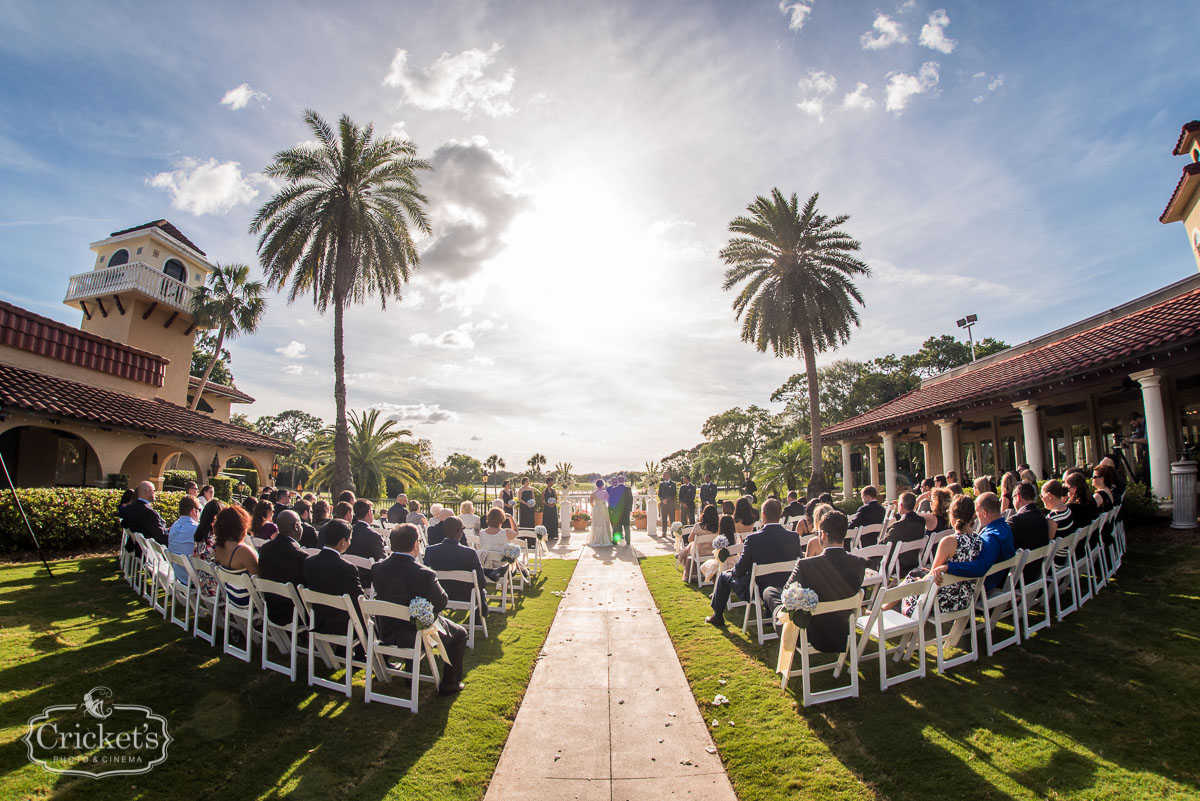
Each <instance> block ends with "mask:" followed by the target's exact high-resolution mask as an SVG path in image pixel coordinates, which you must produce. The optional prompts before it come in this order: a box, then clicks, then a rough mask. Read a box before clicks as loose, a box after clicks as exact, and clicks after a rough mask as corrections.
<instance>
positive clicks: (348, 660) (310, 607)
mask: <svg viewBox="0 0 1200 801" xmlns="http://www.w3.org/2000/svg"><path fill="white" fill-rule="evenodd" d="M299 590H300V600H301V601H303V602H304V612H305V616H306V618H307V619H306V621H305V622H306V625H307V626H308V686H310V687H311V686H313V685H316V686H318V687H324V688H326V689H328V690H337V691H338V692H342V693H345V694H346V697H347V698H349V697H350V696H351V693H352V690H353V687H354V668H355V661H354V649H355V647H356V646H357V645H359V644H360V643H362V641H363V639H364V636H365V635H364V634H363V633H362V626H361V624H360V623H359V619H358V612H357V610H356V609H355V607H354V601H352V600H351V599H350V596H349V595H345V594H343V595H330V594H329V593H324V592H316V591H315V590H310V589H308V588H307V587H300V588H299ZM317 607H325V608H327V609H333V610H336V611H339V612H345V613H346V614H347V615H348V619H347V620H346V630H345V631H344V632H341V631H339V632H338V633H336V634H325V633H324V632H319V631H317V627H316V619H317V618H316V612H317ZM335 645H336V646H339V647H340V648H342V649H343V651H342V655H341V656H338V655H337V652H336V651H335V650H334V648H333V646H335ZM318 654H319V655H320V657H321V660H322V661H323V662H324V663H325V665H326V667H328V668H330V669H331V670H334V669H337V667H339V666H341V667H342V668H344V669H345V677H344V679H343V680H342V681H341V682H336V681H333V680H332V679H326V678H322V677H321V676H318V675H317V672H316V669H315V664H314V663H315V659H314V658H315V657H316V656H317V655H318Z"/></svg>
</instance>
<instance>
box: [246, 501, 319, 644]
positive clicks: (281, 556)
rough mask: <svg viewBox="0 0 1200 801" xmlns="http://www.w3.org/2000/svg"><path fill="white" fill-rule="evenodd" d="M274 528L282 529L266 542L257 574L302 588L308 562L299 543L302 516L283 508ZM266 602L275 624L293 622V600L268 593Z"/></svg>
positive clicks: (259, 556) (264, 597)
mask: <svg viewBox="0 0 1200 801" xmlns="http://www.w3.org/2000/svg"><path fill="white" fill-rule="evenodd" d="M275 525H277V526H278V527H279V533H278V534H277V535H275V537H274V539H272V540H271V541H270V542H267V543H264V544H263V546H262V549H261V550H260V551H259V552H258V575H259V576H260V577H261V578H265V579H267V580H268V581H277V582H279V583H280V584H288V583H291V584H294V585H295V586H297V587H299V586H300V585H301V584H303V583H304V561H305V560H306V559H308V554H306V553H305V552H304V550H303V549H302V548H301V547H300V543H299V542H298V541H297V538H298V537H299V536H300V534H301V524H300V515H298V514H296V512H295V511H294V510H292V509H284V510H283V511H282V512H280V513H279V518H278V520H277V521H276V523H275ZM263 600H264V601H265V602H266V604H267V617H269V618H271V622H272V623H277V624H279V625H281V626H285V625H288V624H289V623H291V622H292V608H293V607H292V602H291V600H290V599H288V598H284V597H282V596H279V595H276V594H274V593H269V594H264V596H263Z"/></svg>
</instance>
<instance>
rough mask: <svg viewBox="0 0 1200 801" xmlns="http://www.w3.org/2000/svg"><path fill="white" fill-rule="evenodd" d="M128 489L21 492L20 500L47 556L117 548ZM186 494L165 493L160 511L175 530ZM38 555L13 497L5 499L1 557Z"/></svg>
mask: <svg viewBox="0 0 1200 801" xmlns="http://www.w3.org/2000/svg"><path fill="white" fill-rule="evenodd" d="M121 494H122V490H115V489H94V488H91V487H38V488H29V489H18V490H17V496H18V497H19V498H20V499H21V504H22V506H24V508H25V514H27V515H29V522H30V524H32V525H33V530H34V532H35V533H36V534H37V538H38V542H40V543H41V545H42V549H43V550H46V551H66V550H74V549H77V548H97V549H103V548H112V547H115V546H116V545H117V543H119V542H120V541H121V524H120V522H119V521H118V520H117V504H118V503H119V502H120V500H121ZM183 495H184V493H182V492H162V493H159V495H158V497H157V498H156V499H155V503H154V508H155V509H157V510H158V513H159V514H160V515H161V516H162V519H163V522H164V523H165V524H166V525H167V526H170V525H171V523H173V522H174V521H175V518H177V517H178V516H179V501H180V499H181V498H183ZM31 550H33V541H32V540H31V539H30V538H29V531H28V529H26V528H25V521H24V520H23V519H22V518H21V512H20V510H18V509H17V505H16V504H15V503H13V499H12V493H11V492H9V493H4V495H3V496H0V552H2V553H12V552H14V551H31Z"/></svg>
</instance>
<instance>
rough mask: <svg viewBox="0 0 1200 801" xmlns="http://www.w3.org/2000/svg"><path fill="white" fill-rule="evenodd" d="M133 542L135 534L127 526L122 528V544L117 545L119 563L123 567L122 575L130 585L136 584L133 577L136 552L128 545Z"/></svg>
mask: <svg viewBox="0 0 1200 801" xmlns="http://www.w3.org/2000/svg"><path fill="white" fill-rule="evenodd" d="M132 542H133V534H132V532H130V530H129V529H127V528H122V529H121V544H120V545H119V546H117V564H118V565H120V567H121V575H122V576H123V577H124V578H125V581H127V582H129V586H130V587H132V586H134V579H133V562H134V559H135V558H136V554H134V553H133V552H132V551H130V550H129V548H128V546H129V544H130V543H132Z"/></svg>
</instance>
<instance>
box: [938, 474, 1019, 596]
mask: <svg viewBox="0 0 1200 801" xmlns="http://www.w3.org/2000/svg"><path fill="white" fill-rule="evenodd" d="M975 516H976V517H977V518H979V526H980V528H979V538H980V539H981V540H983V544H982V546H981V547H980V549H979V556H977V557H975V558H974V559H972V560H971V561H970V562H947V563H946V564H944V565H942V566H941V567H936V568H934V569H933V579H934V581H935V582H937V583H938V584H939V585H940V584H941V583H942V574H943V573H949V574H950V575H952V576H965V577H967V578H979V577H980V576H982V575H985V574H986V573H987V572H988V571H989V570H991V569H992V565H994V564H996V563H997V562H1003V561H1005V560H1007V559H1011V558H1012V556H1013V554H1014V553H1016V548H1015V546H1014V545H1013V535H1012V529H1010V528H1009V527H1008V523H1007V521H1005V519H1004V516H1003V515H1002V514H1000V498H998V497H997V496H996V493H994V492H985V493H983V494H982V495H980V496H979V497H978V498H976V499H975ZM1006 577H1007V572H1006V571H1001V572H999V573H997V574H995V575H994V576H991V577H990V578H989V579H988V580H987V581H986V582H984V585H983V587H984V589H985V590H986V591H987V592H989V593H990V592H991V591H992V590H994V589H996V588H997V587H999V586H1000V585H1001V584H1003V583H1004V579H1005V578H1006Z"/></svg>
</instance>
